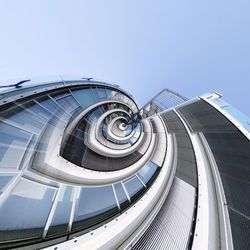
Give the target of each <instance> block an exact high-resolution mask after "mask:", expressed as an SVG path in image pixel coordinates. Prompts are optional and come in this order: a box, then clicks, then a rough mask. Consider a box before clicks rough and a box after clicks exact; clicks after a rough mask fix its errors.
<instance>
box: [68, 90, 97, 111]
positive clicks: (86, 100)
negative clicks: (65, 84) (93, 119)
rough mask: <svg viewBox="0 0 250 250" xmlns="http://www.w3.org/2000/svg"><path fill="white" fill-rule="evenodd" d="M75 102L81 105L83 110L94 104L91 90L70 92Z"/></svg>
mask: <svg viewBox="0 0 250 250" xmlns="http://www.w3.org/2000/svg"><path fill="white" fill-rule="evenodd" d="M71 92H72V94H73V96H74V97H75V98H76V100H77V101H78V102H79V103H80V104H81V106H82V107H83V108H86V107H88V106H90V105H92V104H94V103H95V102H96V100H95V98H94V96H93V94H92V90H91V89H90V88H89V89H79V90H72V91H71Z"/></svg>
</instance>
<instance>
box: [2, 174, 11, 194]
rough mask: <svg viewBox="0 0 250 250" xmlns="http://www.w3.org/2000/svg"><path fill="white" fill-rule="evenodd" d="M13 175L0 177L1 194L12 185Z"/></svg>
mask: <svg viewBox="0 0 250 250" xmlns="http://www.w3.org/2000/svg"><path fill="white" fill-rule="evenodd" d="M12 178H13V175H0V194H1V193H2V192H3V190H4V188H5V187H6V186H7V185H8V184H9V183H10V181H11V179H12Z"/></svg>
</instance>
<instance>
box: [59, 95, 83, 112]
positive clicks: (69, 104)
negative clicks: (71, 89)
mask: <svg viewBox="0 0 250 250" xmlns="http://www.w3.org/2000/svg"><path fill="white" fill-rule="evenodd" d="M57 102H58V103H59V105H61V107H62V108H63V109H64V110H66V111H67V112H68V113H71V112H72V111H74V110H75V109H76V108H78V107H79V104H78V102H77V101H76V100H75V99H74V97H73V96H72V95H68V96H66V97H62V98H60V99H58V100H57Z"/></svg>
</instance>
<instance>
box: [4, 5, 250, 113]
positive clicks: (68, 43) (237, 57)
mask: <svg viewBox="0 0 250 250" xmlns="http://www.w3.org/2000/svg"><path fill="white" fill-rule="evenodd" d="M0 31H1V39H0V79H1V80H2V79H9V78H16V77H29V76H49V75H54V74H58V73H60V74H67V75H82V76H92V77H95V78H97V79H101V80H105V81H108V82H111V83H116V84H119V85H120V86H121V87H122V88H124V89H126V90H127V91H129V92H130V93H132V94H133V95H134V96H135V98H136V99H137V100H138V102H139V103H140V104H144V103H146V102H147V101H148V100H149V99H150V98H151V97H152V96H153V95H155V94H156V93H157V92H159V91H160V90H161V89H162V88H164V87H167V88H170V89H173V90H175V91H178V92H180V93H181V94H183V95H185V96H187V97H188V98H191V97H194V96H197V95H199V94H203V93H206V92H211V91H219V92H221V93H222V94H223V95H224V98H225V99H226V100H227V101H228V102H230V103H231V104H233V105H234V106H236V107H237V108H239V109H240V110H242V111H243V112H245V113H246V114H248V115H250V109H249V107H250V105H249V103H250V94H249V93H250V1H249V0H237V1H236V0H235V1H231V0H227V1H226V0H206V1H202V0H199V1H198V0H197V1H194V0H189V1H187V0H183V1H181V0H175V1H167V0H163V1H158V0H154V1H146V0H144V1H141V0H137V1H135V0H133V1H129V0H126V1H125V0H124V1H119V0H114V1H111V0H105V1H104V0H100V1H97V0H92V1H84V0H81V1H76V0H70V1H62V0H60V1H59V0H58V1H57V0H54V1H52V0H42V1H40V0H36V1H34V0H30V1H28V0H22V1H20V0H16V1H13V0H5V1H3V0H2V1H1V2H0ZM2 82H3V81H2Z"/></svg>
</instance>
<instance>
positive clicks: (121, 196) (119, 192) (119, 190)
mask: <svg viewBox="0 0 250 250" xmlns="http://www.w3.org/2000/svg"><path fill="white" fill-rule="evenodd" d="M114 188H115V192H116V196H117V199H118V202H119V204H120V207H121V208H124V207H125V206H127V205H128V204H129V201H128V198H127V196H126V194H125V191H124V189H123V186H122V184H121V183H116V184H114Z"/></svg>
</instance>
